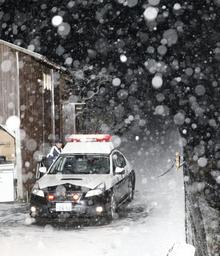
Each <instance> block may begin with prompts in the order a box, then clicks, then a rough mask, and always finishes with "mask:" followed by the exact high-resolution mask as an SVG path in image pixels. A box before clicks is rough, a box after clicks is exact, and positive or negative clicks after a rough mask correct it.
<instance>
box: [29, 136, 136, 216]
mask: <svg viewBox="0 0 220 256" xmlns="http://www.w3.org/2000/svg"><path fill="white" fill-rule="evenodd" d="M67 141H68V142H67V144H66V146H65V147H64V149H63V150H62V152H61V154H60V155H59V157H58V158H57V159H56V161H55V162H54V163H53V164H52V166H50V168H49V169H48V170H46V168H45V167H41V168H40V171H41V172H43V173H44V175H43V176H42V177H41V178H40V179H39V180H37V182H36V183H35V185H34V187H33V189H32V193H31V198H30V215H31V216H32V217H35V218H41V217H48V218H56V217H58V218H59V217H61V216H65V217H67V218H68V217H71V218H74V217H97V216H100V217H107V218H109V219H114V218H115V216H117V213H116V212H117V209H118V208H119V207H120V206H121V205H123V204H125V203H128V202H130V201H131V200H132V199H133V197H134V190H135V172H134V169H133V168H132V166H131V164H130V163H129V161H128V160H127V159H126V157H125V156H124V155H123V154H122V153H121V152H120V151H119V150H118V149H116V148H114V146H113V142H112V136H110V135H108V134H104V135H71V136H69V137H68V139H67Z"/></svg>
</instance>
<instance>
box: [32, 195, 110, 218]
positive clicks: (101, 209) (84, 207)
mask: <svg viewBox="0 0 220 256" xmlns="http://www.w3.org/2000/svg"><path fill="white" fill-rule="evenodd" d="M39 201H40V202H39ZM65 203H68V204H69V205H71V209H68V210H64V211H60V210H58V209H57V206H56V205H57V204H65ZM108 207H109V205H108V203H107V202H102V201H98V202H94V203H93V204H92V205H88V201H86V200H85V201H83V200H82V201H80V202H78V203H74V202H70V201H64V202H56V201H55V202H46V201H44V202H42V199H41V200H38V198H36V197H35V198H34V199H33V198H32V199H31V202H30V215H31V217H34V218H37V217H39V218H41V217H42V218H59V217H64V218H74V217H75V218H88V217H98V216H106V214H107V209H108Z"/></svg>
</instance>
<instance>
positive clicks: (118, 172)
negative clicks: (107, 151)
mask: <svg viewBox="0 0 220 256" xmlns="http://www.w3.org/2000/svg"><path fill="white" fill-rule="evenodd" d="M124 173H125V169H124V168H121V167H118V166H117V167H116V168H115V174H124Z"/></svg>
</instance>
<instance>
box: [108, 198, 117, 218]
mask: <svg viewBox="0 0 220 256" xmlns="http://www.w3.org/2000/svg"><path fill="white" fill-rule="evenodd" d="M109 204H110V205H109V210H108V218H109V219H110V220H114V219H116V218H117V213H116V210H117V205H116V200H115V195H114V193H111V195H110V202H109Z"/></svg>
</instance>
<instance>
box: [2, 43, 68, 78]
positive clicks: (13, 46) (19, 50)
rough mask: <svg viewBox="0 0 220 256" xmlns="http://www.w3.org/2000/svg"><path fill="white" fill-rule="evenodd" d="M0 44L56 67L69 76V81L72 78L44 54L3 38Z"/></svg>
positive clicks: (64, 69)
mask: <svg viewBox="0 0 220 256" xmlns="http://www.w3.org/2000/svg"><path fill="white" fill-rule="evenodd" d="M0 44H2V45H5V46H8V47H9V48H12V49H14V50H15V51H18V52H22V53H24V54H27V55H29V56H31V57H33V58H35V59H37V60H39V61H41V62H43V63H45V64H46V65H48V66H50V67H52V68H54V69H56V70H57V71H60V72H61V73H64V74H65V75H66V76H68V77H69V79H68V80H70V81H71V80H72V79H71V78H70V77H71V75H70V74H68V73H69V71H68V70H67V69H66V68H65V67H63V66H60V65H58V64H56V63H54V62H52V61H50V60H48V59H47V58H46V57H45V56H43V55H41V54H39V53H36V52H33V51H31V50H28V49H25V48H22V47H20V46H18V45H15V44H12V43H9V42H6V41H4V40H2V39H0Z"/></svg>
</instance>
